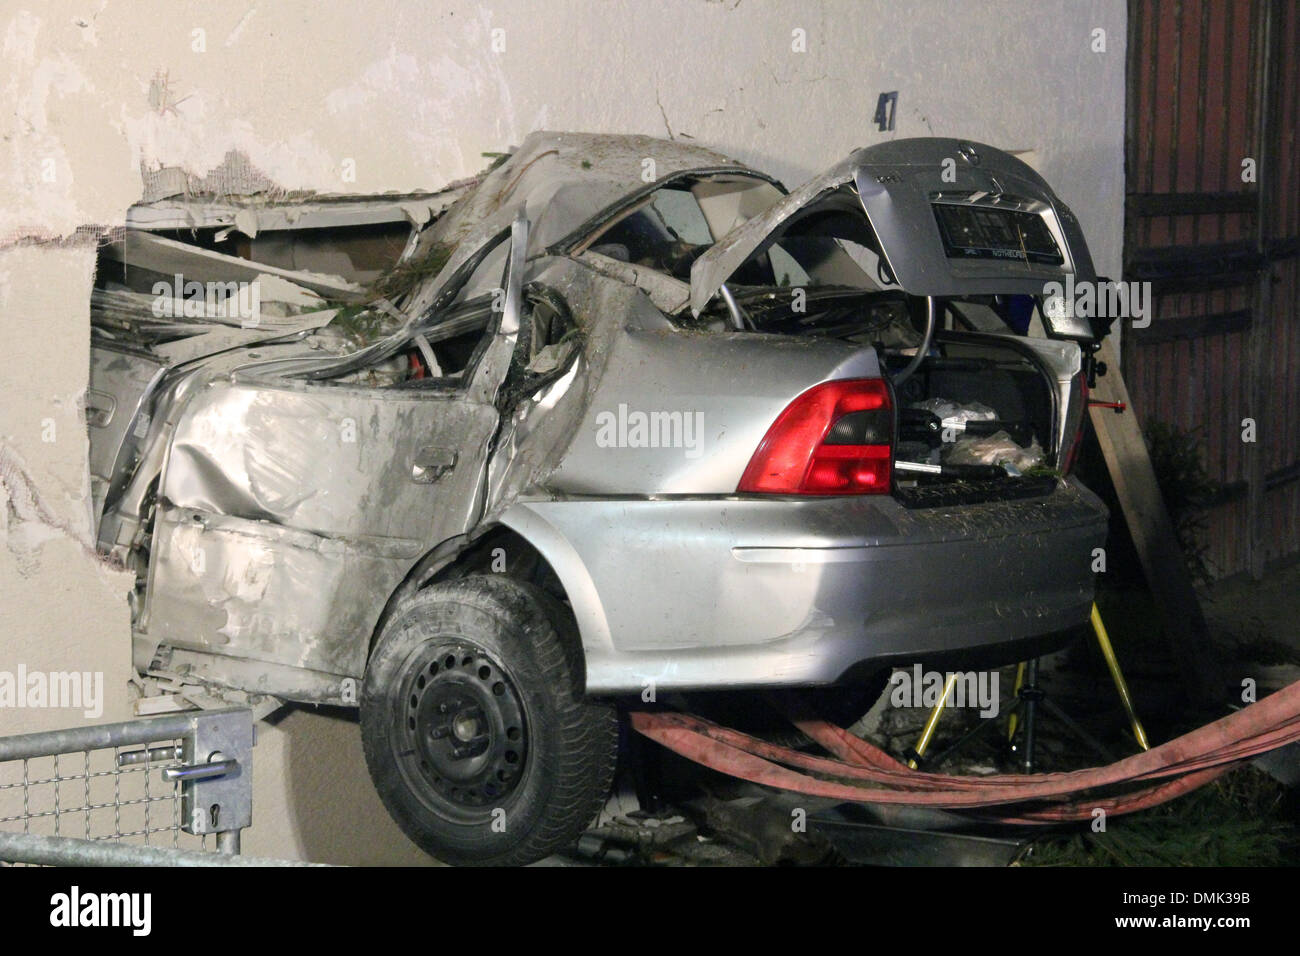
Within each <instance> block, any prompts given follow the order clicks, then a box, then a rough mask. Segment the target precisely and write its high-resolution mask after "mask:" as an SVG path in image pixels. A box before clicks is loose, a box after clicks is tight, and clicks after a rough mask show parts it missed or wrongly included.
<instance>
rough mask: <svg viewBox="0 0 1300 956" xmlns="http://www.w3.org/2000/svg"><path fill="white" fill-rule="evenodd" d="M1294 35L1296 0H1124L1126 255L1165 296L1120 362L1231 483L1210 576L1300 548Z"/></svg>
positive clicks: (1140, 400) (1299, 208)
mask: <svg viewBox="0 0 1300 956" xmlns="http://www.w3.org/2000/svg"><path fill="white" fill-rule="evenodd" d="M1298 51H1300V4H1297V3H1295V2H1294V0H1131V2H1130V4H1129V46H1128V107H1127V108H1128V116H1127V122H1128V135H1127V158H1126V162H1127V180H1128V196H1127V202H1126V226H1125V253H1124V271H1125V278H1127V279H1130V280H1147V281H1150V282H1151V283H1152V286H1153V292H1154V294H1155V303H1154V309H1153V319H1152V321H1151V324H1150V325H1149V326H1148V327H1147V328H1132V327H1131V324H1129V325H1126V327H1125V330H1124V373H1125V378H1126V379H1127V381H1128V385H1129V390H1130V392H1131V394H1132V397H1133V406H1134V408H1133V410H1134V412H1135V413H1136V414H1137V415H1138V416H1139V418H1140V421H1141V423H1142V424H1143V425H1144V426H1145V425H1147V424H1148V423H1150V422H1153V421H1159V422H1166V423H1169V424H1171V425H1174V426H1176V427H1178V428H1180V429H1185V430H1194V431H1195V433H1196V434H1197V436H1198V437H1199V438H1201V439H1202V441H1203V442H1204V448H1205V457H1206V463H1207V466H1208V469H1209V471H1210V473H1211V475H1212V476H1213V477H1215V478H1217V479H1218V480H1220V481H1222V482H1223V483H1224V486H1225V487H1224V492H1223V494H1222V495H1221V496H1220V497H1219V499H1218V501H1217V502H1216V504H1215V505H1214V507H1213V508H1212V509H1211V511H1210V513H1209V515H1208V523H1207V529H1206V532H1207V533H1206V536H1205V537H1206V540H1205V543H1206V544H1207V546H1208V551H1207V555H1206V559H1207V563H1208V564H1209V565H1210V569H1211V571H1212V572H1213V573H1214V574H1216V575H1218V576H1227V575H1231V574H1235V573H1240V572H1244V571H1249V572H1251V573H1253V574H1255V575H1256V576H1258V575H1260V574H1262V573H1263V569H1264V567H1265V565H1266V564H1267V563H1269V562H1271V561H1275V560H1279V559H1282V558H1285V557H1287V556H1289V555H1293V554H1295V553H1297V552H1300V480H1298V479H1300V394H1297V392H1298V380H1300V336H1298V335H1297V327H1298V323H1300V317H1298V316H1297V295H1298V294H1300V285H1298V284H1297V279H1298V278H1300V277H1298V274H1297V270H1298V263H1300V259H1298V258H1297V250H1298V246H1300V241H1298V239H1297V236H1300V200H1298V198H1297V196H1298V191H1300V175H1298V174H1297V169H1298V167H1300V162H1298V161H1297V154H1296V141H1295V140H1296V117H1297V111H1298V110H1300V95H1298V94H1300V78H1298V76H1300V74H1298V73H1297V62H1298V59H1300V53H1298ZM1248 418H1249V419H1253V420H1254V422H1255V437H1256V441H1255V442H1254V443H1248V442H1245V441H1243V437H1242V436H1243V430H1244V427H1243V424H1242V422H1243V420H1245V419H1248Z"/></svg>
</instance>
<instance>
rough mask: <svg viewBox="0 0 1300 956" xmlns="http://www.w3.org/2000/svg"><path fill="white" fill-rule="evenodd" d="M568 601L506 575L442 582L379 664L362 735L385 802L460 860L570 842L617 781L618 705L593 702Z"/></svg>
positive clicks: (425, 595)
mask: <svg viewBox="0 0 1300 956" xmlns="http://www.w3.org/2000/svg"><path fill="white" fill-rule="evenodd" d="M581 653H582V651H581V646H580V644H579V642H578V638H577V634H576V629H575V628H574V625H573V621H572V618H571V616H570V614H569V612H568V610H567V609H566V608H565V607H564V606H563V605H561V604H559V603H558V602H557V601H555V600H554V599H553V598H551V597H550V596H549V595H547V594H546V593H545V592H543V591H542V590H541V589H539V588H537V587H535V586H533V585H531V584H527V583H524V582H521V581H517V580H514V579H512V578H507V577H504V576H501V575H492V576H473V577H468V578H463V579H460V580H457V581H449V582H446V583H443V584H438V585H434V586H433V587H430V588H427V589H425V590H423V591H420V592H418V593H417V594H415V595H412V596H411V597H410V598H408V599H406V600H405V601H404V602H402V603H401V604H400V605H399V606H398V607H397V608H396V609H395V610H394V612H393V613H392V615H391V616H390V618H389V620H388V623H387V624H386V625H385V626H384V629H383V632H382V633H381V634H380V636H379V640H378V642H377V644H376V646H375V650H374V654H373V655H372V657H371V660H370V664H369V666H368V668H367V670H366V678H365V683H364V685H363V689H362V700H361V732H362V742H363V745H364V749H365V755H366V764H367V766H368V767H369V769H370V775H371V778H372V779H373V781H374V784H375V788H376V790H378V792H379V796H380V798H381V799H382V800H383V801H384V805H385V806H386V807H387V808H388V811H389V813H390V814H391V815H392V817H393V819H394V820H395V821H396V822H397V824H398V825H399V826H400V827H401V828H402V830H403V831H404V832H405V833H406V835H407V836H408V837H410V838H411V839H412V840H413V841H414V842H415V843H416V844H417V845H419V846H420V847H421V848H423V849H424V850H425V851H426V852H428V853H430V854H431V855H433V856H435V857H437V858H438V859H440V860H443V861H444V862H447V863H455V864H462V865H465V864H486V865H517V864H524V863H531V862H533V861H535V860H539V859H541V858H542V857H544V856H547V855H549V854H551V853H554V852H556V851H557V850H560V849H563V848H564V847H566V846H568V845H569V844H571V843H572V842H573V841H574V840H576V839H577V837H578V836H579V834H581V832H582V830H583V829H584V828H585V827H586V826H587V825H588V824H589V823H590V822H591V821H592V819H593V818H594V817H595V815H596V813H597V811H598V810H599V809H600V806H601V804H602V802H603V801H604V799H605V796H606V794H607V792H608V790H609V786H610V782H611V780H612V777H613V772H614V759H615V755H616V751H617V743H618V724H617V718H616V716H615V712H614V708H613V706H612V705H608V704H604V703H600V702H595V701H590V700H586V699H584V697H583V694H582V691H583V688H582V659H581Z"/></svg>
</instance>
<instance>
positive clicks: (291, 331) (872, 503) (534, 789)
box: [88, 133, 1106, 863]
mask: <svg viewBox="0 0 1300 956" xmlns="http://www.w3.org/2000/svg"><path fill="white" fill-rule="evenodd" d="M647 161H649V165H648V164H647ZM950 164H957V166H958V167H959V168H958V174H957V175H956V176H955V177H954V176H952V175H950V173H951V168H950ZM647 169H650V170H652V174H651V175H650V176H649V177H647V175H646V171H647ZM1066 276H1069V277H1072V279H1073V280H1076V281H1080V282H1087V281H1093V280H1095V279H1096V277H1095V275H1094V274H1093V267H1092V263H1091V260H1090V258H1089V256H1088V251H1087V246H1086V244H1085V242H1084V239H1083V236H1082V234H1081V233H1080V231H1079V227H1078V223H1077V221H1076V219H1075V217H1074V215H1073V214H1072V213H1071V212H1070V211H1069V209H1068V208H1067V207H1066V206H1065V205H1064V204H1063V203H1062V202H1061V201H1060V199H1059V198H1058V197H1057V196H1056V195H1055V193H1054V192H1053V191H1052V190H1051V188H1050V187H1049V186H1048V185H1047V184H1046V183H1045V182H1044V181H1043V180H1042V179H1041V177H1040V176H1038V174H1037V173H1035V172H1034V171H1033V170H1032V169H1030V168H1029V167H1028V166H1026V165H1024V164H1023V163H1021V162H1019V161H1018V160H1016V159H1014V158H1013V157H1011V156H1009V155H1007V154H1005V153H1002V152H1000V151H998V150H995V149H993V148H992V147H986V146H982V145H979V144H970V143H964V142H958V141H956V140H946V139H919V140H897V141H894V142H890V143H885V144H882V145H879V146H875V147H871V148H868V149H863V150H859V151H857V152H855V153H853V154H852V155H851V156H849V157H848V158H847V159H845V160H844V161H842V162H840V163H838V164H836V165H835V166H834V167H832V168H831V169H830V170H828V171H827V172H826V173H824V174H822V175H821V176H818V177H816V178H814V179H813V180H811V181H809V182H808V183H807V184H805V185H804V186H803V187H801V188H799V189H798V190H795V191H794V192H793V193H789V194H787V192H786V190H785V188H784V187H783V186H782V185H781V184H780V183H779V182H777V181H776V180H775V179H773V178H772V177H770V176H768V175H766V174H764V173H762V172H759V171H757V170H753V169H749V168H747V167H745V166H743V165H741V164H739V163H737V162H735V161H733V160H730V159H727V158H726V157H723V156H720V155H718V154H716V153H713V152H711V151H709V150H706V149H703V148H700V147H696V146H692V145H687V144H683V143H680V142H666V141H662V140H656V139H651V138H649V137H642V136H612V135H593V134H576V133H535V134H533V135H531V136H529V137H528V138H527V139H526V140H525V141H524V142H523V144H522V145H521V146H519V147H518V148H517V149H516V150H514V151H512V152H511V153H510V154H508V155H506V156H502V157H499V158H498V159H497V160H496V161H495V162H494V163H493V164H492V166H491V167H490V168H489V169H488V170H486V171H485V172H484V173H483V174H481V175H479V176H477V177H474V178H472V179H470V180H466V181H463V182H459V183H456V184H453V185H452V186H449V187H447V188H446V189H444V190H441V191H438V192H431V193H421V194H409V195H385V196H368V197H349V196H338V197H326V196H310V197H293V196H287V195H280V194H277V195H274V196H267V195H263V194H256V195H193V194H169V195H162V196H155V197H150V201H148V202H144V203H141V204H139V205H137V206H135V207H133V208H132V209H131V210H130V212H129V215H128V220H127V226H126V228H125V229H124V230H122V231H120V232H119V233H118V234H115V235H113V236H110V237H109V241H108V242H107V243H105V245H104V246H103V247H102V249H101V253H100V263H99V271H98V276H97V281H96V286H95V290H94V293H93V299H92V303H91V320H92V333H93V340H92V358H91V386H90V392H89V398H88V420H89V430H90V437H91V459H90V461H91V477H92V490H93V509H94V519H95V527H96V529H97V540H98V547H99V549H100V551H101V552H102V553H103V554H105V555H107V556H109V557H111V558H112V559H113V560H116V561H118V562H120V563H121V564H122V565H123V566H125V567H127V568H129V569H131V570H133V571H134V572H135V574H136V586H135V588H134V590H133V592H132V594H131V603H132V612H133V613H132V628H133V634H132V637H133V660H134V666H135V669H136V671H137V672H138V674H139V676H140V681H141V686H142V687H143V688H144V692H145V693H146V694H148V695H155V696H157V695H166V694H171V695H174V696H176V697H177V698H179V699H184V700H186V701H189V702H192V703H195V704H210V703H212V702H221V701H225V702H230V701H234V702H239V703H247V704H250V705H252V706H253V707H255V708H256V709H257V710H258V712H260V713H265V712H269V711H270V710H271V709H273V708H274V707H276V706H279V705H280V704H281V703H282V702H286V701H297V702H312V703H329V704H336V705H342V706H349V707H355V708H358V709H359V712H360V720H361V727H362V735H363V742H364V746H365V754H366V760H367V764H368V766H369V769H370V772H371V775H372V778H373V779H374V782H375V785H376V788H377V790H378V791H379V793H380V795H381V797H382V798H383V800H384V802H385V804H386V805H387V807H388V809H389V811H390V812H391V813H392V815H393V817H394V819H395V820H396V821H397V822H398V824H399V825H400V826H401V827H402V828H403V830H404V831H405V832H406V833H407V835H408V836H410V838H411V839H412V840H414V841H415V842H416V843H418V844H419V845H420V846H422V847H424V848H425V849H426V850H428V851H429V852H430V853H432V854H434V855H435V856H437V857H439V858H440V859H444V860H447V861H449V862H455V863H522V862H529V861H532V860H535V859H538V858H540V857H542V856H544V855H546V854H548V853H551V852H554V851H555V850H557V849H559V848H562V847H563V846H565V845H567V844H568V843H571V842H572V841H573V840H574V839H575V838H576V836H577V834H578V833H579V832H581V830H582V829H583V827H584V826H586V825H587V824H588V823H589V822H590V820H591V819H592V817H593V815H594V814H595V813H596V812H597V810H598V808H599V807H600V805H601V803H602V801H603V799H604V796H605V794H606V791H607V790H608V787H609V785H610V780H611V777H612V774H613V769H614V764H615V757H616V752H617V749H618V739H619V702H620V701H622V700H626V699H629V697H630V698H631V699H634V700H637V701H641V702H645V701H653V700H659V699H664V698H666V697H667V696H668V695H673V694H680V693H694V692H717V691H728V692H740V691H750V690H754V689H760V688H769V689H770V688H780V689H783V690H792V689H804V688H808V689H818V692H819V693H820V692H824V691H825V690H826V689H828V688H837V687H838V688H844V689H845V690H846V691H847V692H849V693H857V692H862V691H863V690H864V689H865V688H870V687H873V686H874V687H878V686H879V685H878V684H877V683H876V682H877V681H878V680H879V678H880V675H881V674H882V673H884V672H885V671H887V669H888V668H889V667H890V666H892V665H893V664H894V663H897V662H903V661H906V662H912V661H917V660H924V661H936V662H943V661H950V660H977V659H979V660H989V661H991V662H999V663H1000V662H1003V661H1008V660H1014V659H1018V658H1019V657H1021V656H1023V654H1024V653H1025V651H1026V649H1027V648H1034V647H1040V646H1042V647H1046V646H1051V645H1052V644H1053V643H1054V642H1057V641H1059V639H1060V635H1061V634H1064V633H1066V632H1068V631H1069V629H1070V628H1072V627H1075V626H1077V625H1079V624H1080V623H1082V622H1083V621H1085V620H1086V619H1087V616H1088V610H1089V607H1090V605H1091V601H1092V589H1093V584H1092V576H1091V571H1090V560H1091V554H1092V550H1093V548H1095V547H1096V546H1097V545H1099V544H1100V543H1101V541H1102V540H1103V538H1104V536H1105V524H1106V514H1105V509H1104V508H1103V507H1102V506H1101V505H1100V503H1099V502H1098V500H1097V499H1096V498H1095V497H1094V496H1093V495H1092V494H1091V493H1090V492H1089V491H1088V490H1087V489H1085V488H1084V487H1083V486H1082V485H1081V484H1079V482H1078V481H1077V480H1076V479H1074V478H1073V477H1071V476H1070V468H1071V463H1072V456H1073V452H1074V449H1075V445H1076V442H1077V438H1078V435H1079V432H1080V428H1081V425H1082V421H1083V413H1084V410H1085V405H1086V390H1087V379H1088V377H1089V376H1090V375H1091V374H1093V373H1094V372H1095V363H1094V362H1093V360H1092V355H1093V352H1094V351H1095V348H1096V346H1097V344H1098V342H1099V340H1100V338H1101V336H1102V335H1103V334H1104V332H1105V329H1104V328H1103V327H1100V326H1098V325H1096V324H1094V323H1091V322H1089V321H1088V320H1086V319H1079V318H1077V317H1075V316H1072V315H1069V314H1068V311H1067V312H1062V311H1061V310H1059V309H1055V308H1048V307H1046V306H1045V304H1044V291H1043V290H1044V287H1045V284H1046V283H1050V282H1059V281H1060V280H1062V278H1063V277H1066Z"/></svg>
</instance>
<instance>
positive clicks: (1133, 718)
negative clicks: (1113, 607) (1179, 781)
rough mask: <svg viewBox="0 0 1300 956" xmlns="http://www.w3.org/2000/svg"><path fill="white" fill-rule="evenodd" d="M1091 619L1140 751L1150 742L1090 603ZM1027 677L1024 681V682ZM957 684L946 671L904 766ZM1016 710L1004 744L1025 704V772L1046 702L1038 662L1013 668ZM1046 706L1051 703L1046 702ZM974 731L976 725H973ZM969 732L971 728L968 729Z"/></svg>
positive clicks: (926, 742)
mask: <svg viewBox="0 0 1300 956" xmlns="http://www.w3.org/2000/svg"><path fill="white" fill-rule="evenodd" d="M1089 619H1090V620H1091V622H1092V632H1093V635H1094V636H1095V637H1096V638H1097V645H1098V647H1100V648H1101V656H1102V657H1103V658H1105V660H1106V667H1107V669H1108V670H1109V671H1110V678H1111V680H1112V681H1113V682H1114V684H1115V690H1116V692H1117V693H1118V694H1119V700H1120V703H1121V704H1122V705H1123V707H1124V713H1125V714H1126V715H1128V720H1129V724H1130V725H1131V726H1132V728H1133V736H1134V737H1135V738H1136V739H1137V742H1138V746H1139V747H1141V748H1142V749H1143V750H1150V749H1151V744H1150V743H1149V742H1148V741H1147V732H1146V729H1145V728H1144V727H1143V726H1142V721H1141V720H1139V719H1138V715H1137V711H1136V709H1134V707H1133V696H1132V694H1130V693H1129V689H1128V682H1127V681H1125V680H1124V673H1123V671H1121V670H1120V667H1119V659H1118V658H1117V657H1116V656H1115V648H1114V647H1113V646H1112V645H1111V643H1110V635H1109V634H1107V633H1106V625H1104V624H1103V623H1102V621H1101V612H1100V611H1098V610H1097V605H1096V604H1095V603H1094V604H1093V605H1092V613H1091V615H1090V617H1089ZM1026 677H1028V681H1026ZM956 683H957V675H956V674H950V675H949V676H948V679H947V681H946V682H945V683H944V685H943V695H942V696H941V697H940V699H939V703H938V704H936V705H935V707H934V709H933V710H931V711H930V716H929V718H928V719H927V720H926V722H925V727H924V728H922V730H921V736H920V737H919V738H918V739H917V741H916V746H915V747H914V748H913V749H912V751H911V752H910V757H911V759H910V760H908V762H907V765H908V766H909V767H911V768H912V769H913V770H915V769H917V767H918V765H919V764H920V760H921V758H922V757H924V756H925V751H926V749H927V748H928V747H929V746H930V741H931V739H932V738H933V737H934V731H935V728H936V727H937V726H938V725H939V717H940V716H941V715H942V714H943V708H944V707H945V705H946V704H947V703H948V698H949V697H950V696H951V695H952V691H953V687H954V686H955V685H956ZM1013 699H1014V700H1015V702H1016V705H1017V706H1016V709H1013V710H1012V711H1011V716H1010V717H1009V718H1008V720H1007V741H1008V743H1009V742H1011V741H1012V740H1014V739H1015V736H1016V730H1017V728H1018V724H1019V717H1020V711H1019V705H1020V704H1022V703H1023V704H1024V705H1025V769H1026V772H1028V771H1031V770H1032V769H1033V760H1034V714H1035V709H1036V705H1037V704H1039V703H1044V704H1049V702H1048V701H1046V700H1045V698H1044V697H1043V695H1042V691H1040V690H1039V689H1038V661H1037V659H1035V660H1032V661H1027V662H1026V661H1022V662H1021V663H1020V665H1019V666H1018V667H1017V668H1016V683H1015V688H1014V698H1013ZM1049 706H1052V705H1050V704H1049ZM1052 710H1053V712H1054V713H1055V714H1056V716H1057V717H1059V718H1061V719H1062V720H1063V721H1064V722H1065V723H1066V724H1067V726H1069V727H1070V729H1072V730H1074V731H1075V732H1076V733H1078V734H1079V735H1080V736H1082V737H1083V738H1084V739H1085V740H1086V741H1087V742H1089V743H1091V744H1093V746H1094V747H1095V748H1096V749H1098V750H1099V751H1101V752H1102V753H1103V754H1104V753H1105V752H1104V750H1102V749H1101V748H1100V746H1099V745H1097V744H1095V742H1093V741H1092V739H1091V738H1090V737H1089V736H1088V735H1087V734H1086V733H1084V731H1083V730H1082V729H1081V728H1079V727H1078V726H1077V725H1076V724H1075V723H1074V722H1073V721H1072V720H1070V719H1069V718H1068V717H1066V715H1065V714H1064V713H1062V712H1061V711H1060V710H1059V709H1057V708H1055V707H1054V706H1052ZM976 729H977V730H978V729H979V728H976ZM972 733H973V731H972ZM968 736H970V735H969V734H968V735H967V736H963V737H962V738H961V739H960V740H958V741H957V743H956V744H954V745H953V746H952V748H950V749H952V750H955V749H956V748H957V747H958V746H960V745H961V744H962V743H964V742H965V741H966V739H967V737H968Z"/></svg>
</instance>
